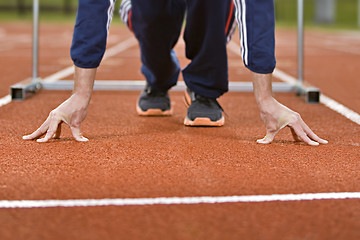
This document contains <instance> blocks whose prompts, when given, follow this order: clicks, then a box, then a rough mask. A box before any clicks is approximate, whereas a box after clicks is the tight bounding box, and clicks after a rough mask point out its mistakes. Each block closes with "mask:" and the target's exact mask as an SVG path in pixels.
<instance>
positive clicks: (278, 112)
mask: <svg viewBox="0 0 360 240" xmlns="http://www.w3.org/2000/svg"><path fill="white" fill-rule="evenodd" d="M134 2H135V1H133V3H134ZM149 2H153V1H144V3H145V5H146V6H147V5H148V3H149ZM188 2H193V4H194V5H195V6H196V3H194V2H198V3H201V1H195V0H193V1H191V0H189V1H188ZM208 2H209V0H206V4H203V6H202V7H203V8H204V9H203V11H205V12H206V13H205V15H206V14H207V12H211V14H216V12H212V11H211V10H210V9H208V8H207V5H208V4H207V3H208ZM221 2H222V1H221ZM234 2H235V5H236V17H237V20H238V23H239V29H240V39H241V45H242V56H243V60H244V64H245V66H246V67H247V68H248V69H250V71H251V72H252V81H253V85H254V95H255V98H256V101H257V104H258V107H259V110H260V115H261V118H262V119H263V121H264V124H265V127H266V131H267V133H266V136H265V137H264V138H263V139H260V140H258V143H271V142H272V141H273V139H274V137H275V135H276V134H277V132H278V131H280V130H281V129H282V128H283V127H285V126H288V127H290V128H291V130H292V133H293V136H294V138H295V139H296V140H297V139H298V138H300V140H302V141H304V142H305V143H307V144H309V145H319V143H322V144H325V143H327V141H326V140H323V139H321V138H319V137H318V136H317V135H316V134H315V133H313V132H312V130H311V129H310V128H309V127H308V126H307V125H306V124H305V123H304V121H303V120H302V119H301V117H300V115H299V114H298V113H296V112H294V111H292V110H290V109H289V108H287V107H285V106H284V105H282V104H280V103H279V102H277V101H276V100H275V99H274V98H273V96H272V89H271V81H272V71H273V70H274V67H275V57H274V5H273V4H274V3H273V1H266V0H234ZM113 3H114V2H111V1H110V2H109V3H108V4H107V5H105V4H98V3H96V4H95V3H93V2H89V1H86V0H80V1H79V6H78V15H77V20H76V24H75V28H74V37H73V44H72V48H71V55H72V59H73V62H74V65H75V84H74V91H73V94H72V95H71V96H70V98H69V99H67V100H66V101H65V102H63V103H62V104H61V105H60V106H58V107H57V108H56V109H54V110H53V111H51V112H50V114H49V116H48V118H47V119H46V121H45V122H44V123H43V124H42V125H41V126H40V128H39V129H37V130H36V131H35V132H33V133H32V134H30V135H27V136H24V137H23V139H37V138H39V137H41V136H42V135H44V134H45V136H44V137H43V138H39V139H37V141H38V142H47V141H49V140H50V139H51V138H58V137H59V136H60V132H61V123H63V122H65V123H66V124H67V125H69V127H70V129H71V131H72V134H73V136H74V138H75V139H76V140H77V141H88V139H87V138H85V137H83V136H82V134H81V132H80V125H81V122H82V121H83V120H84V118H85V116H86V113H87V108H88V104H89V101H90V98H91V95H92V88H93V84H94V80H95V75H96V69H97V67H98V65H99V64H100V61H101V58H102V56H103V54H104V51H105V44H106V37H107V31H108V27H109V24H110V21H111V16H112V14H109V13H112V9H113ZM134 6H135V5H133V7H134ZM179 6H180V5H179ZM133 11H135V8H133ZM133 14H135V13H133ZM105 16H106V17H105ZM140 17H141V16H140ZM178 17H179V16H178ZM134 19H135V18H134ZM150 19H151V18H150ZM187 20H191V17H188V18H187ZM197 23H198V22H197ZM98 24H100V25H102V26H103V28H102V30H101V31H99V29H97V28H95V27H94V26H96V25H98ZM133 24H135V23H133ZM133 27H134V25H133ZM154 27H155V28H157V26H154ZM208 27H211V26H208ZM146 30H147V29H145V30H144V31H146ZM191 30H192V29H191V28H190V29H189V30H188V31H190V33H191ZM185 31H186V29H185ZM135 34H136V33H135ZM190 35H191V34H190ZM221 35H222V36H223V37H222V38H225V37H224V35H225V34H224V33H223V32H222V33H221ZM155 37H156V36H155ZM137 38H139V36H137ZM204 38H207V36H206V35H204ZM204 38H201V39H198V40H199V41H200V42H202V43H203V42H205V43H207V42H209V41H211V39H210V40H209V39H204ZM176 39H177V38H176ZM174 41H176V40H174ZM185 41H186V39H185ZM215 41H216V40H215ZM210 45H211V44H210ZM223 45H224V44H223V43H221V44H220V45H218V46H217V47H219V48H222V46H223ZM150 47H151V46H150ZM157 47H162V46H157V45H154V46H153V48H157ZM172 47H173V46H172V45H171V46H170V49H172ZM190 49H191V48H190ZM200 49H201V50H203V51H206V50H208V49H202V48H200ZM192 54H194V53H193V52H192V51H190V50H189V52H188V50H187V55H190V56H193V55H192ZM89 56H90V57H89ZM205 56H206V54H205ZM170 57H173V55H171V56H170ZM190 59H191V58H190ZM170 60H171V61H170V62H171V63H172V66H173V68H172V69H174V71H173V74H175V73H176V72H177V71H179V69H178V68H177V64H176V60H175V59H174V58H170ZM192 60H193V61H194V59H192ZM209 61H210V62H211V61H212V60H211V58H210V60H209ZM220 61H223V56H222V58H219V59H218V62H219V63H220V64H224V62H220ZM143 62H144V61H143ZM225 62H226V60H225ZM189 66H190V67H189ZM189 66H188V67H187V68H185V70H183V74H184V76H185V75H186V74H187V71H186V70H189V69H190V70H189V72H190V73H192V72H193V71H194V72H196V70H194V69H191V64H190V65H189ZM205 66H206V63H205ZM191 70H193V71H191ZM143 72H145V74H146V71H143ZM149 72H151V71H149ZM169 75H171V74H169ZM189 75H191V74H189ZM147 80H148V79H147ZM195 80H196V79H195ZM195 82H196V81H195ZM187 84H188V82H187ZM226 84H227V82H226ZM189 85H190V87H191V86H192V87H194V86H195V87H194V89H191V90H190V92H194V91H197V90H199V89H201V87H203V85H201V84H191V83H190V84H188V86H189ZM167 87H170V86H169V85H168V86H167ZM218 88H219V89H220V94H221V91H224V92H225V91H226V90H227V86H225V87H224V86H218ZM160 90H161V89H160ZM162 91H164V89H162ZM213 93H216V94H219V90H218V89H214V91H213ZM216 94H214V95H212V96H210V97H208V96H204V97H206V98H208V99H214V97H215V98H216ZM195 95H198V94H197V93H196V92H195ZM200 96H201V95H200ZM193 103H194V102H191V105H192V104H193ZM139 105H141V104H139ZM140 107H141V106H140ZM190 107H191V106H190ZM145 111H146V110H145ZM188 115H189V114H188Z"/></svg>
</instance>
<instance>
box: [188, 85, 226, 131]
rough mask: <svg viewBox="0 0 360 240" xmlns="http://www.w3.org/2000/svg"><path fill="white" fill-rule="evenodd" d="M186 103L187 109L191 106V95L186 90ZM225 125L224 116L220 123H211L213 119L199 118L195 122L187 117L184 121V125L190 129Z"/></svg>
mask: <svg viewBox="0 0 360 240" xmlns="http://www.w3.org/2000/svg"><path fill="white" fill-rule="evenodd" d="M184 102H185V104H186V106H187V107H189V106H190V104H191V98H190V95H189V93H188V92H187V91H186V90H185V94H184ZM224 124H225V118H224V116H222V117H221V118H220V119H219V120H218V121H211V119H210V118H207V117H198V118H195V119H194V120H190V119H189V118H188V117H187V116H186V118H185V120H184V125H185V126H190V127H221V126H223V125H224Z"/></svg>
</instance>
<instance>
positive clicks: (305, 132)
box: [257, 98, 328, 146]
mask: <svg viewBox="0 0 360 240" xmlns="http://www.w3.org/2000/svg"><path fill="white" fill-rule="evenodd" d="M260 116H261V119H262V120H263V121H264V124H265V127H266V136H265V137H264V138H263V139H259V140H257V142H258V143H264V144H267V143H271V142H272V141H273V139H274V137H275V135H276V134H277V133H278V132H279V131H280V130H281V129H282V128H284V127H286V126H288V127H290V129H291V133H292V135H293V137H294V139H295V141H301V140H302V141H304V142H305V143H307V144H309V145H312V146H317V145H319V144H320V143H322V144H326V143H328V142H327V141H326V140H324V139H321V138H319V137H318V136H317V135H316V134H315V133H314V132H313V131H312V130H311V129H310V128H309V127H308V126H307V125H306V123H305V122H304V121H303V120H302V118H301V116H300V114H298V113H297V112H294V111H292V110H290V109H289V108H287V107H285V106H284V105H282V104H280V103H279V102H278V101H276V100H275V99H274V98H270V99H267V101H265V102H261V106H260Z"/></svg>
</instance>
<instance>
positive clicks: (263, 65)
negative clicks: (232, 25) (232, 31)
mask: <svg viewBox="0 0 360 240" xmlns="http://www.w3.org/2000/svg"><path fill="white" fill-rule="evenodd" d="M234 3H235V7H236V18H237V21H238V22H239V34H240V44H241V55H242V58H243V61H244V64H245V66H246V67H247V68H248V69H250V70H251V71H252V72H255V73H263V74H267V73H272V72H273V70H274V68H275V64H276V61H275V51H274V49H275V36H274V35H275V34H274V32H275V16H274V2H273V1H272V0H234Z"/></svg>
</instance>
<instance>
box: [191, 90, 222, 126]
mask: <svg viewBox="0 0 360 240" xmlns="http://www.w3.org/2000/svg"><path fill="white" fill-rule="evenodd" d="M185 103H186V104H187V105H188V106H189V108H188V111H187V116H186V118H185V121H184V124H185V125H186V126H210V127H221V126H223V125H224V122H225V118H224V116H223V109H222V108H221V106H220V104H219V103H218V102H217V101H216V99H215V98H205V97H202V96H200V95H198V94H196V93H194V92H192V91H191V90H190V89H187V90H186V91H185Z"/></svg>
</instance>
